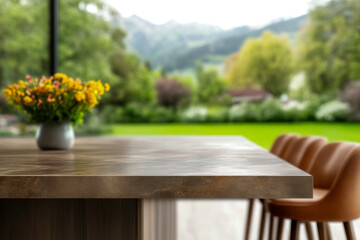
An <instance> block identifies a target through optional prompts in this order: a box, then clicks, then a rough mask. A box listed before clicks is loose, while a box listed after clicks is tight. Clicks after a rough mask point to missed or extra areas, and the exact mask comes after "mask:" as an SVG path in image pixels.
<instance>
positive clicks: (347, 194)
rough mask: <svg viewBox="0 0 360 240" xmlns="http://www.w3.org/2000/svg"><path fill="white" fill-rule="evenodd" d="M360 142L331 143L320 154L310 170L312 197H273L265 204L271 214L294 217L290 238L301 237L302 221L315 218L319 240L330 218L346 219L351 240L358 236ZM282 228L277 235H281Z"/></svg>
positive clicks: (279, 236) (322, 237) (321, 238)
mask: <svg viewBox="0 0 360 240" xmlns="http://www.w3.org/2000/svg"><path fill="white" fill-rule="evenodd" d="M359 172H360V146H359V145H358V144H354V143H345V142H343V143H329V144H327V145H326V146H325V147H323V148H322V150H321V151H320V152H319V154H318V155H317V157H316V159H315V161H314V164H313V166H312V167H311V169H310V173H311V174H312V175H313V177H314V186H315V188H314V197H313V198H312V199H273V200H267V201H266V205H267V208H268V210H269V211H270V213H271V215H272V216H277V217H279V218H280V219H286V218H288V219H292V222H291V234H290V239H298V235H299V222H305V223H307V222H310V221H316V222H317V226H318V232H319V239H320V240H327V239H328V232H327V230H329V229H328V228H327V227H326V223H327V222H332V221H336V222H339V221H341V222H343V223H344V227H345V232H346V235H347V239H348V240H350V239H351V240H352V239H355V238H354V235H353V231H352V227H351V221H352V220H354V219H356V218H358V217H360V174H359ZM281 234H282V228H278V233H277V238H276V239H281Z"/></svg>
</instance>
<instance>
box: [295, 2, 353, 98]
mask: <svg viewBox="0 0 360 240" xmlns="http://www.w3.org/2000/svg"><path fill="white" fill-rule="evenodd" d="M359 22H360V1H358V0H332V1H330V2H328V3H327V4H325V5H319V6H317V7H315V8H314V9H313V10H312V11H310V13H309V23H308V24H307V26H306V28H305V29H304V30H303V32H302V33H301V35H300V38H299V49H298V53H299V54H298V55H299V65H300V69H301V70H304V71H305V73H306V77H307V85H308V86H309V88H310V90H311V91H312V92H314V93H317V94H324V93H330V94H334V93H335V92H336V91H337V90H338V89H341V88H343V87H344V86H345V84H346V83H347V82H348V81H349V80H355V79H360V47H359V46H360V29H359Z"/></svg>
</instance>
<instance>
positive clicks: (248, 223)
mask: <svg viewBox="0 0 360 240" xmlns="http://www.w3.org/2000/svg"><path fill="white" fill-rule="evenodd" d="M254 201H255V200H254V199H249V207H248V214H247V220H246V229H245V240H249V236H250V229H251V220H252V214H253V209H254Z"/></svg>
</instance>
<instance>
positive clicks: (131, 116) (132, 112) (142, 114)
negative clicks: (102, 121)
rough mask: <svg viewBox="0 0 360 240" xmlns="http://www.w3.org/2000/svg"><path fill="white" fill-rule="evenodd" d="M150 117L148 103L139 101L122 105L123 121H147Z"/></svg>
mask: <svg viewBox="0 0 360 240" xmlns="http://www.w3.org/2000/svg"><path fill="white" fill-rule="evenodd" d="M150 117H151V108H150V107H149V105H145V104H140V103H130V104H128V105H126V106H125V107H124V112H123V121H124V122H134V123H139V122H149V121H150Z"/></svg>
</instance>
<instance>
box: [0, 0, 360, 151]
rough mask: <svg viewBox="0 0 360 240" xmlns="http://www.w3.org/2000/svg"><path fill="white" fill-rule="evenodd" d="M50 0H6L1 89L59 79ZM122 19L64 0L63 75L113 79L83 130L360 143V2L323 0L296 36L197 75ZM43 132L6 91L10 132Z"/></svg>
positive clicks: (2, 118)
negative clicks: (159, 53) (134, 35)
mask: <svg viewBox="0 0 360 240" xmlns="http://www.w3.org/2000/svg"><path fill="white" fill-rule="evenodd" d="M47 2H48V1H41V0H27V1H17V0H11V1H4V0H0V88H1V89H4V88H5V87H6V86H7V85H8V84H13V83H15V82H17V81H18V80H20V79H24V78H25V75H28V74H29V75H31V76H32V77H34V78H35V77H38V78H40V77H41V76H42V75H45V76H49V73H48V69H49V66H48V64H49V63H48V62H49V61H48V60H49V56H48V54H47V51H48V48H49V46H48V38H47V35H48V31H49V30H48V29H49V26H48V21H47V19H48V18H47V16H46V14H47V9H48V3H47ZM89 9H92V10H91V11H90V10H89ZM94 9H95V10H94ZM117 18H119V13H118V12H117V11H116V10H115V9H113V8H112V7H111V6H109V5H107V4H106V2H105V1H102V0H87V1H81V0H62V1H61V2H60V25H59V26H60V28H59V32H60V34H59V38H60V39H59V53H60V55H59V69H60V72H62V73H66V74H67V75H69V76H72V77H74V78H77V77H79V78H81V79H83V80H85V81H86V80H98V79H101V80H102V81H103V82H104V83H107V84H109V85H110V86H111V89H110V92H109V93H108V94H105V95H104V97H103V99H102V101H101V103H100V104H99V105H98V106H97V107H96V108H95V109H94V110H93V111H92V112H90V113H89V114H88V115H87V116H86V117H85V122H84V124H83V125H82V126H79V127H77V134H78V135H98V134H108V135H112V134H114V135H119V134H123V135H134V134H150V135H157V134H170V135H171V134H184V135H186V134H200V135H202V134H220V135H222V134H238V135H244V136H247V135H249V136H247V137H249V138H250V139H251V140H253V141H255V142H257V143H259V144H261V145H263V146H265V147H268V146H269V143H270V141H271V140H272V139H273V138H274V137H275V136H276V135H277V134H278V133H281V132H299V133H303V134H317V133H318V134H319V135H324V136H327V135H329V138H331V140H350V141H360V137H357V135H356V133H358V132H359V130H360V123H356V122H358V121H359V120H360V28H359V22H360V2H359V1H357V0H350V1H349V0H331V1H328V2H326V3H323V4H321V5H315V6H314V7H313V8H312V9H311V11H310V12H309V14H308V16H307V21H306V23H305V24H304V26H302V27H301V31H300V32H299V34H298V35H296V36H295V37H294V36H292V37H290V36H288V35H278V34H275V33H272V32H270V31H264V32H263V33H262V34H261V36H259V37H254V38H248V39H247V40H246V41H245V42H244V43H243V44H241V46H239V51H238V52H235V53H233V54H231V55H229V56H227V57H226V59H225V60H224V62H223V65H222V66H221V68H218V67H214V66H208V65H207V64H204V63H203V62H201V61H197V62H192V63H191V64H192V66H193V70H192V72H191V73H189V72H181V71H166V70H165V69H164V68H162V67H161V66H160V67H158V66H156V67H153V66H152V64H151V63H150V62H149V61H148V60H147V59H142V58H141V57H140V56H139V55H137V54H136V53H135V52H134V51H132V50H131V49H128V48H127V46H126V41H125V40H126V31H125V30H124V29H123V28H121V27H120V26H118V25H116V24H114V19H117ZM143 44H146V42H144V43H143ZM239 45H240V44H239ZM304 122H306V123H304ZM325 122H327V123H325ZM329 122H336V123H333V124H332V123H329ZM329 129H331V132H329V131H328V130H329ZM33 132H34V126H32V125H31V122H29V119H28V118H27V116H26V115H25V114H23V113H21V112H19V111H17V110H16V109H13V108H11V107H10V106H9V105H8V104H7V103H6V99H5V96H4V94H3V93H2V92H1V94H0V134H1V135H27V134H28V135H32V134H33ZM250 132H251V133H252V134H253V137H251V136H250ZM254 136H255V137H254ZM254 138H256V139H254Z"/></svg>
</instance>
